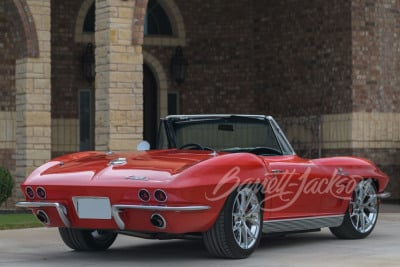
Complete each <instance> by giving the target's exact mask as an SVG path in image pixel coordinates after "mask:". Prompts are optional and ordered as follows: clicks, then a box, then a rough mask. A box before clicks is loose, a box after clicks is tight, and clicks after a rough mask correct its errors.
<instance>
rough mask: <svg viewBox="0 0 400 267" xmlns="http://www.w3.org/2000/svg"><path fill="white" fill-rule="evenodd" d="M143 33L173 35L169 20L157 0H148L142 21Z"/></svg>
mask: <svg viewBox="0 0 400 267" xmlns="http://www.w3.org/2000/svg"><path fill="white" fill-rule="evenodd" d="M144 34H145V35H146V36H148V35H173V30H172V25H171V21H170V19H169V17H168V15H167V13H166V12H165V10H164V8H163V7H162V6H161V5H160V3H159V2H158V0H149V2H148V5H147V13H146V18H145V23H144Z"/></svg>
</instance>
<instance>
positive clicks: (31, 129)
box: [15, 0, 51, 198]
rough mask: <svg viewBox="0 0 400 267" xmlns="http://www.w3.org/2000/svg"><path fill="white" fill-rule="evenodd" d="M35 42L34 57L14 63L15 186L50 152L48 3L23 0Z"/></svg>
mask: <svg viewBox="0 0 400 267" xmlns="http://www.w3.org/2000/svg"><path fill="white" fill-rule="evenodd" d="M26 2H27V4H28V7H29V9H30V11H31V14H32V17H33V20H34V21H33V22H32V23H34V24H35V26H36V30H37V32H36V34H37V38H38V43H39V51H38V52H39V55H38V57H37V58H22V59H19V60H17V62H16V75H15V77H16V91H17V92H16V155H15V160H16V173H15V176H16V177H15V181H16V184H17V190H16V191H17V195H16V197H17V198H21V197H22V193H21V192H20V190H18V187H19V184H20V183H22V182H23V181H24V180H25V178H26V177H27V176H28V175H29V174H30V173H31V172H32V171H33V170H34V169H35V168H36V167H38V166H39V165H41V164H43V163H44V162H46V161H47V160H49V159H50V152H51V111H50V102H51V81H50V80H51V65H50V56H51V51H50V50H51V48H50V47H51V45H50V0H27V1H26Z"/></svg>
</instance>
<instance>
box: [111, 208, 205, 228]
mask: <svg viewBox="0 0 400 267" xmlns="http://www.w3.org/2000/svg"><path fill="white" fill-rule="evenodd" d="M123 209H136V210H150V211H175V212H188V211H202V210H208V209H210V206H180V207H171V206H146V205H125V204H119V205H118V204H117V205H112V207H111V211H112V215H113V217H114V220H115V223H116V224H117V225H118V228H119V229H120V230H124V229H125V223H124V221H123V220H122V219H121V217H120V216H119V213H120V212H121V210H123Z"/></svg>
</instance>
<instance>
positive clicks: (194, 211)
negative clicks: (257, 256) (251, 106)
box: [17, 115, 389, 258]
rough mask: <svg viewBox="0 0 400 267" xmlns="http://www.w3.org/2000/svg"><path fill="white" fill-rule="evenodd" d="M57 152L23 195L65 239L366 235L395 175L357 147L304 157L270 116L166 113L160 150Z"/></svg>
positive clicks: (227, 247)
mask: <svg viewBox="0 0 400 267" xmlns="http://www.w3.org/2000/svg"><path fill="white" fill-rule="evenodd" d="M148 147H149V146H148V143H147V144H146V142H144V143H141V144H140V145H139V146H138V148H140V149H138V150H139V151H136V152H130V153H125V152H124V153H114V152H80V153H74V154H69V155H65V156H62V157H59V158H55V159H53V160H51V161H49V162H47V163H46V164H44V165H43V166H41V167H39V168H38V169H37V170H35V171H34V172H33V173H32V174H31V175H30V176H29V177H28V178H27V179H26V181H25V182H24V183H23V184H22V186H21V187H22V190H23V192H24V194H25V197H26V201H25V202H18V203H17V206H18V207H25V208H30V209H32V211H33V213H34V214H36V216H37V218H38V219H39V220H40V221H41V222H42V223H43V224H44V225H46V226H50V227H58V228H59V232H60V235H61V237H62V239H63V241H64V242H65V244H66V245H67V246H69V247H70V248H72V249H74V250H78V251H88V250H104V249H107V248H108V247H109V246H111V244H112V243H113V242H114V240H115V238H116V237H117V235H118V234H124V235H130V236H135V237H142V238H154V239H168V238H199V239H202V240H203V242H204V244H205V247H206V248H207V250H208V251H209V252H210V253H211V254H213V255H215V256H218V257H224V258H245V257H248V256H249V255H250V254H251V253H252V252H253V251H254V250H255V249H256V248H257V246H258V244H259V242H260V238H261V237H262V235H268V234H269V235H272V234H286V233H298V232H306V231H316V230H320V229H321V228H323V227H329V228H330V230H331V232H332V233H333V234H334V235H335V236H337V237H339V238H343V239H358V238H364V237H366V236H368V235H369V234H370V233H371V232H372V230H373V229H374V226H375V224H376V222H377V218H378V212H379V198H381V197H386V196H388V193H385V192H384V189H385V187H386V185H387V184H388V180H389V178H388V177H387V176H386V175H385V174H384V173H382V172H381V171H380V170H379V169H378V168H377V167H376V166H375V165H374V164H373V163H371V162H369V161H368V160H365V159H361V158H355V157H332V158H321V159H312V160H310V159H303V158H300V157H299V156H297V155H296V153H295V152H294V150H293V148H292V147H291V145H290V144H289V142H288V141H287V139H286V137H285V135H284V134H283V132H282V131H281V129H280V128H279V126H278V124H277V123H276V122H275V120H274V119H273V118H272V117H269V116H258V115H189V116H184V115H181V116H168V117H166V118H165V119H162V120H161V124H160V133H159V141H158V148H159V149H157V150H148V149H147V148H148Z"/></svg>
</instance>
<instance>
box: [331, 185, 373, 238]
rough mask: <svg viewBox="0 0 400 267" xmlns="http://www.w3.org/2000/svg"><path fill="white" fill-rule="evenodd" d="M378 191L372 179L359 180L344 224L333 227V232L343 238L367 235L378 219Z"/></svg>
mask: <svg viewBox="0 0 400 267" xmlns="http://www.w3.org/2000/svg"><path fill="white" fill-rule="evenodd" d="M376 192H377V190H376V187H375V185H374V183H373V182H372V180H371V179H367V180H363V181H361V182H359V183H358V184H357V185H356V187H355V189H354V192H353V196H352V198H351V200H350V202H349V207H348V208H347V211H346V214H345V216H344V219H343V223H342V225H340V226H339V227H331V228H330V230H331V232H332V233H333V234H334V235H335V236H336V237H338V238H341V239H361V238H365V237H367V236H368V235H369V234H370V233H371V232H372V230H373V229H374V227H375V225H376V222H377V220H378V213H379V201H378V198H377V196H376Z"/></svg>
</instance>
